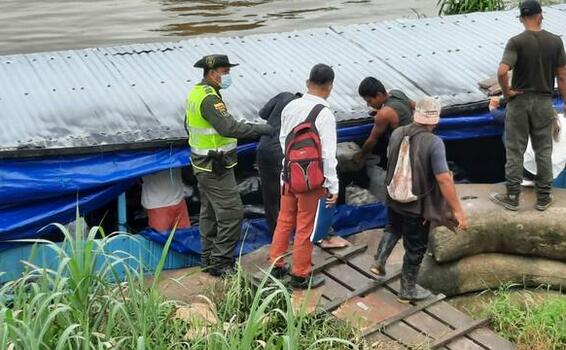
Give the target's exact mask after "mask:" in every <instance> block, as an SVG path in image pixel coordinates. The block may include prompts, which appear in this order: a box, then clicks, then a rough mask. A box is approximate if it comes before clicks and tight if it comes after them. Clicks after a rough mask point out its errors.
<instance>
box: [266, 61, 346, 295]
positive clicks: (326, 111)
mask: <svg viewBox="0 0 566 350" xmlns="http://www.w3.org/2000/svg"><path fill="white" fill-rule="evenodd" d="M333 83H334V71H333V70H332V68H331V67H329V66H327V65H325V64H317V65H315V66H314V67H313V68H312V69H311V72H310V76H309V80H307V89H308V91H307V93H306V94H305V95H304V96H303V97H301V98H299V99H296V100H293V101H291V102H289V104H288V105H287V106H286V107H285V109H283V112H282V113H281V132H280V134H279V141H280V143H281V149H283V150H284V149H285V141H286V138H287V135H289V133H290V132H291V130H292V129H293V128H294V127H295V126H297V125H298V124H300V123H302V122H304V121H305V120H306V119H307V116H308V115H309V114H310V113H311V111H312V110H313V109H314V107H315V106H316V105H319V104H321V105H323V106H324V108H323V109H322V110H321V111H320V113H319V114H318V117H317V118H316V121H315V126H316V128H317V130H318V134H319V137H320V143H321V150H322V162H323V172H324V184H323V188H319V189H315V190H311V191H307V192H303V193H293V192H292V191H290V190H289V189H286V187H287V186H286V184H284V183H283V193H282V195H281V209H280V211H279V217H278V218H277V226H276V229H275V232H274V234H273V242H272V245H271V251H270V258H271V262H272V263H273V264H274V265H275V266H274V269H273V271H272V273H273V275H274V276H276V277H282V276H284V275H285V274H286V273H287V272H288V271H287V268H286V267H285V262H284V260H283V255H284V254H285V253H286V251H287V249H288V248H289V236H290V235H291V233H292V232H293V230H295V237H294V245H293V258H292V262H293V263H292V266H293V268H292V271H291V286H293V287H295V288H302V289H306V288H309V287H311V288H315V287H318V286H320V285H322V284H323V283H324V278H323V277H322V276H319V275H317V276H312V275H311V272H312V271H311V260H312V250H313V245H312V243H311V240H310V236H311V233H312V231H313V228H314V220H315V214H316V211H317V206H318V200H319V199H320V198H323V197H327V203H328V205H334V204H335V203H336V200H337V198H338V176H337V174H336V164H337V160H336V120H335V118H334V114H333V113H332V111H331V110H330V108H329V105H328V102H327V101H326V99H327V98H328V96H329V95H330V92H331V91H332V87H333Z"/></svg>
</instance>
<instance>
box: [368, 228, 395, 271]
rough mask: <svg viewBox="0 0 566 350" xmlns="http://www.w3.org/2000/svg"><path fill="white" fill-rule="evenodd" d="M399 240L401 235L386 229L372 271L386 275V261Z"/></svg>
mask: <svg viewBox="0 0 566 350" xmlns="http://www.w3.org/2000/svg"><path fill="white" fill-rule="evenodd" d="M397 242H399V236H397V235H395V234H394V233H392V232H391V231H385V232H384V234H383V237H382V238H381V241H380V242H379V246H378V247H377V253H376V254H375V264H373V265H372V266H371V268H370V271H371V272H373V273H375V274H376V275H379V276H385V274H386V271H385V263H386V262H387V259H388V258H389V255H391V252H392V251H393V248H395V245H397Z"/></svg>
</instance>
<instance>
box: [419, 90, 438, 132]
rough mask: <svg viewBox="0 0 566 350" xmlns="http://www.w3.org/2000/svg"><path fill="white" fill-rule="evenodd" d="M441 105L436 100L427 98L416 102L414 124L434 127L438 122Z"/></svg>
mask: <svg viewBox="0 0 566 350" xmlns="http://www.w3.org/2000/svg"><path fill="white" fill-rule="evenodd" d="M440 109H441V104H440V100H439V99H438V98H434V97H430V96H427V97H425V98H423V99H422V100H420V101H418V102H417V105H416V106H415V114H414V120H415V123H418V124H423V125H436V124H438V122H439V121H440Z"/></svg>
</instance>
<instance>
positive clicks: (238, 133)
mask: <svg viewBox="0 0 566 350" xmlns="http://www.w3.org/2000/svg"><path fill="white" fill-rule="evenodd" d="M194 66H195V67H196V68H202V69H203V80H202V82H200V83H198V84H197V85H195V86H194V87H193V88H192V90H191V91H190V92H189V96H188V98H187V104H186V128H187V132H188V134H189V146H190V149H191V164H192V167H193V170H194V173H195V176H196V178H197V182H198V189H199V192H200V197H201V198H200V200H201V207H200V217H199V222H200V238H201V248H202V255H201V266H202V268H203V270H205V271H207V272H208V273H209V274H210V275H212V276H225V275H228V274H231V273H233V272H234V250H235V248H236V243H237V242H238V239H239V238H240V234H241V226H242V219H243V209H242V200H241V198H240V195H239V193H238V186H237V184H236V178H235V176H234V167H235V166H236V164H237V161H238V155H237V153H236V146H237V139H238V138H246V139H254V138H258V137H260V136H262V135H270V134H271V133H272V132H273V128H272V127H271V126H269V125H266V124H248V123H243V122H239V121H236V119H234V117H233V116H232V115H231V114H230V113H229V112H228V109H227V108H226V105H225V104H224V101H223V100H222V96H221V95H220V90H221V89H227V88H228V87H229V86H230V85H231V83H232V79H231V76H230V69H231V68H232V67H234V66H237V64H233V63H231V62H230V61H229V59H228V56H226V55H208V56H205V57H203V58H201V59H200V60H198V61H197V62H196V63H195V65H194Z"/></svg>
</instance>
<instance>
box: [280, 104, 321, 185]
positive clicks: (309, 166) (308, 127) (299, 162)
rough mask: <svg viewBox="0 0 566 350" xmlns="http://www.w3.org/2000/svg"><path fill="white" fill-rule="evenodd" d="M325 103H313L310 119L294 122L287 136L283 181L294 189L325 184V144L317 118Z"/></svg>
mask: <svg viewBox="0 0 566 350" xmlns="http://www.w3.org/2000/svg"><path fill="white" fill-rule="evenodd" d="M323 108H324V105H322V104H318V105H316V106H314V107H313V109H312V110H311V112H310V113H309V116H308V117H307V119H306V120H305V121H304V122H302V123H300V124H299V125H297V126H295V127H294V128H293V130H291V132H290V133H289V135H287V139H286V140H285V161H284V165H283V181H284V182H285V184H286V185H287V188H288V189H289V190H291V191H292V192H294V193H303V192H308V191H312V190H315V189H319V188H322V185H323V184H324V170H323V167H322V145H321V143H320V136H319V134H318V130H317V129H316V125H315V122H316V118H317V117H318V115H319V113H320V111H322V109H323Z"/></svg>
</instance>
